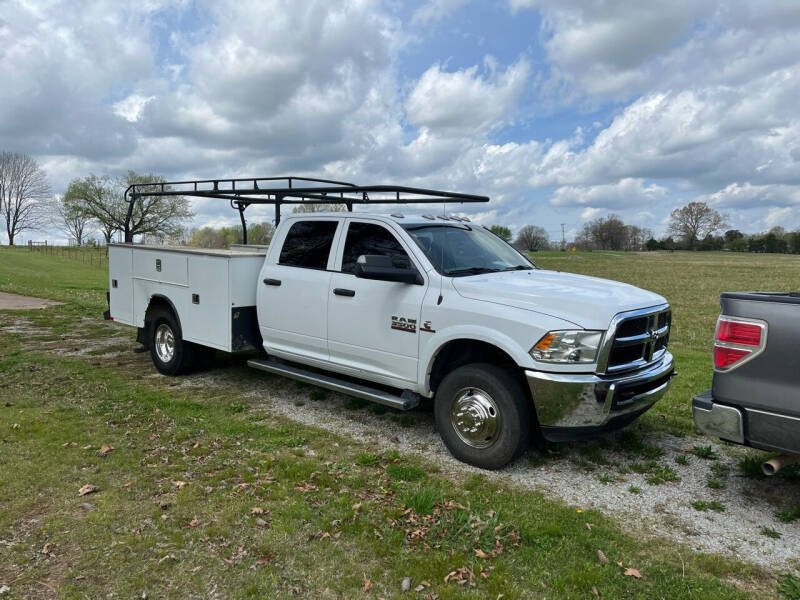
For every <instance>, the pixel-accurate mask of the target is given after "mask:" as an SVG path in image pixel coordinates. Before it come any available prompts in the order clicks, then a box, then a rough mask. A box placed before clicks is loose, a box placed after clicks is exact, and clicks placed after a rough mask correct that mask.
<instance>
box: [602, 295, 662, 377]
mask: <svg viewBox="0 0 800 600" xmlns="http://www.w3.org/2000/svg"><path fill="white" fill-rule="evenodd" d="M622 317H623V318H622V319H621V320H620V321H619V322H618V323H617V326H616V330H615V332H614V337H613V339H612V341H611V343H610V348H609V349H608V358H607V363H606V368H605V371H606V373H618V372H620V371H628V370H631V369H637V368H639V367H643V366H645V365H647V364H649V363H652V362H655V361H657V360H659V359H660V358H661V357H662V356H663V355H664V353H665V352H666V351H667V344H669V332H670V327H671V325H672V311H671V310H670V309H669V308H662V309H660V310H654V311H652V312H647V313H644V314H642V313H641V312H640V311H636V313H634V314H632V315H631V316H630V317H627V318H626V317H625V316H624V315H622Z"/></svg>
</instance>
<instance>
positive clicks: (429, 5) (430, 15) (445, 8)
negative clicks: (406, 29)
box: [411, 0, 469, 25]
mask: <svg viewBox="0 0 800 600" xmlns="http://www.w3.org/2000/svg"><path fill="white" fill-rule="evenodd" d="M468 2H469V0H427V2H425V3H424V4H423V5H422V6H420V7H419V8H418V9H417V10H415V11H414V14H413V15H412V16H411V24H412V25H428V24H429V23H432V22H434V21H439V20H441V19H444V18H445V17H447V16H448V15H450V14H452V13H453V12H455V11H457V10H458V9H459V8H461V7H462V6H464V5H465V4H467V3H468Z"/></svg>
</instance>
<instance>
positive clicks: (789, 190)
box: [697, 182, 800, 208]
mask: <svg viewBox="0 0 800 600" xmlns="http://www.w3.org/2000/svg"><path fill="white" fill-rule="evenodd" d="M697 199H698V200H700V201H702V202H706V203H708V204H709V205H711V206H714V207H716V208H740V207H743V206H746V207H750V206H754V205H762V206H769V207H772V208H778V207H781V208H790V207H793V206H798V205H800V186H792V185H752V184H751V183H750V182H745V183H743V184H740V183H731V184H730V185H728V186H726V187H725V188H723V189H721V190H719V191H716V192H714V193H712V194H705V195H702V196H699V197H698V198H697Z"/></svg>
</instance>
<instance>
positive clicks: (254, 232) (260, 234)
mask: <svg viewBox="0 0 800 600" xmlns="http://www.w3.org/2000/svg"><path fill="white" fill-rule="evenodd" d="M274 234H275V226H274V225H273V224H272V223H269V222H266V221H265V222H263V223H255V224H254V225H248V226H247V243H248V244H260V245H262V246H266V245H267V244H269V243H270V242H271V241H272V236H273V235H274Z"/></svg>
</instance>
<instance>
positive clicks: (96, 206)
mask: <svg viewBox="0 0 800 600" xmlns="http://www.w3.org/2000/svg"><path fill="white" fill-rule="evenodd" d="M66 197H69V198H70V201H71V202H73V203H74V204H75V206H76V211H77V212H79V213H80V214H81V215H83V217H84V218H86V219H89V220H93V221H97V222H98V223H99V227H100V231H101V232H102V234H103V237H104V238H105V241H106V244H109V243H110V242H111V239H112V237H113V236H114V234H115V233H116V232H117V231H122V230H123V229H124V225H125V214H126V211H127V210H128V203H127V202H125V200H124V198H123V197H122V194H120V193H119V191H118V190H117V184H116V183H115V182H114V180H113V179H111V178H110V177H98V176H97V175H91V174H90V175H88V176H86V177H84V178H83V179H73V180H72V181H70V182H69V186H68V187H67V193H66V194H65V198H66Z"/></svg>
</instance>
